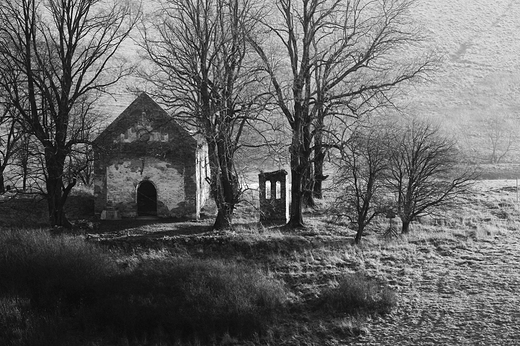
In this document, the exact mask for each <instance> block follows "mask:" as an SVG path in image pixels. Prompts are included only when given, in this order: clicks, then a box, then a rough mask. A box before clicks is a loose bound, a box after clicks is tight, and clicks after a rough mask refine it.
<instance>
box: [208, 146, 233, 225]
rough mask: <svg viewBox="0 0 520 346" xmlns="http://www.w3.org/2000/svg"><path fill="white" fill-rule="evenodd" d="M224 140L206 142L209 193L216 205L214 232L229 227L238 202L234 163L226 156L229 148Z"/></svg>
mask: <svg viewBox="0 0 520 346" xmlns="http://www.w3.org/2000/svg"><path fill="white" fill-rule="evenodd" d="M228 144H229V143H227V142H226V140H225V138H221V139H220V140H217V141H215V140H208V151H209V162H210V170H211V193H212V196H213V199H214V201H215V204H216V205H217V217H216V219H215V223H214V224H213V229H214V230H220V229H226V228H229V227H230V226H231V223H232V220H233V212H234V210H235V205H236V203H237V200H238V191H239V182H238V178H237V177H236V175H235V174H234V163H233V160H232V158H230V157H228V156H227V153H229V152H230V148H229V147H228Z"/></svg>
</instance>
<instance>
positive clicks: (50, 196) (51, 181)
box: [46, 177, 76, 228]
mask: <svg viewBox="0 0 520 346" xmlns="http://www.w3.org/2000/svg"><path fill="white" fill-rule="evenodd" d="M74 185H76V181H74V182H72V183H70V184H69V185H68V186H67V187H66V188H65V189H63V182H62V181H61V177H59V178H56V177H52V178H51V177H48V178H47V183H46V186H47V205H48V210H49V223H50V225H51V226H52V227H55V226H61V227H65V228H70V227H72V224H71V223H70V222H69V220H68V219H67V217H66V215H65V202H66V201H67V198H68V195H69V193H70V191H71V190H72V187H74Z"/></svg>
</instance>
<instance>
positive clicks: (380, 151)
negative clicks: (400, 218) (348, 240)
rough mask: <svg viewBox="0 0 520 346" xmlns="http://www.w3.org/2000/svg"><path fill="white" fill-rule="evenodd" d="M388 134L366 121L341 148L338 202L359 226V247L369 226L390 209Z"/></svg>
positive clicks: (357, 235) (357, 239) (382, 128)
mask: <svg viewBox="0 0 520 346" xmlns="http://www.w3.org/2000/svg"><path fill="white" fill-rule="evenodd" d="M389 135H390V134H389V132H388V131H387V129H386V128H385V127H384V126H382V125H381V124H378V123H374V124H370V123H366V122H363V123H362V124H360V125H358V126H356V127H355V128H354V129H353V132H352V134H351V135H350V138H348V139H347V140H346V141H345V142H344V143H343V145H341V150H340V154H341V156H340V160H339V161H338V164H339V167H338V174H337V175H336V176H337V177H336V178H335V185H336V186H337V187H338V188H339V190H340V194H339V196H338V199H337V202H338V203H339V206H340V208H342V209H343V210H344V211H345V212H346V214H347V217H348V218H349V219H350V221H351V222H352V223H353V224H355V225H356V237H355V239H354V242H355V243H356V244H359V242H360V241H361V237H362V236H363V232H364V230H365V228H366V226H368V225H369V224H370V222H371V221H372V220H373V218H374V217H376V216H377V215H379V214H380V213H382V212H384V211H385V210H386V207H387V203H388V198H387V194H386V192H387V191H388V190H387V189H385V187H386V184H385V177H386V174H387V172H388V165H389V160H388V157H389V154H390V152H389Z"/></svg>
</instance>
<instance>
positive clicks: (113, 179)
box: [106, 157, 195, 218]
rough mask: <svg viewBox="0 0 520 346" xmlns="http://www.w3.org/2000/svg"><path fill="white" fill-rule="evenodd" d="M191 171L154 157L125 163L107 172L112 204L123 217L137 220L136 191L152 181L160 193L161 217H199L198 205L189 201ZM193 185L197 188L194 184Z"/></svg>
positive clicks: (115, 163)
mask: <svg viewBox="0 0 520 346" xmlns="http://www.w3.org/2000/svg"><path fill="white" fill-rule="evenodd" d="M187 170H188V171H191V170H190V169H189V168H186V167H181V166H174V165H172V164H169V163H166V162H164V161H161V160H158V159H156V158H153V157H143V158H136V159H121V160H118V161H117V162H114V163H113V164H111V165H109V166H108V167H107V169H106V189H107V195H108V196H109V197H108V202H112V205H113V206H114V207H115V208H116V209H117V211H118V213H119V215H120V217H123V218H126V217H135V216H137V201H136V191H137V186H138V185H139V183H140V182H141V181H143V180H149V181H151V182H152V183H153V184H154V185H155V187H156V189H157V214H158V216H163V217H169V216H173V217H176V216H184V215H187V214H194V213H195V205H194V203H193V201H191V199H190V198H188V199H187V198H186V194H187V192H189V191H186V186H185V180H186V179H192V180H193V179H194V178H195V176H194V174H191V177H190V176H188V177H186V176H185V174H186V173H193V172H186V171H187ZM192 185H193V184H192Z"/></svg>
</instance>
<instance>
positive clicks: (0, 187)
mask: <svg viewBox="0 0 520 346" xmlns="http://www.w3.org/2000/svg"><path fill="white" fill-rule="evenodd" d="M4 193H5V181H4V170H3V169H0V194H4Z"/></svg>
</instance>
